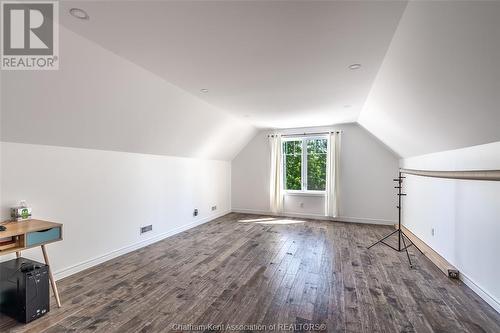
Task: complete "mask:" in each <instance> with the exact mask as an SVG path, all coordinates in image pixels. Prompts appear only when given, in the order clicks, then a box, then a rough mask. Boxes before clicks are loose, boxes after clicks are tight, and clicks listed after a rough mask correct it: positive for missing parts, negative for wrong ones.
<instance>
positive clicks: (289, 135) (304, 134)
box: [267, 131, 344, 138]
mask: <svg viewBox="0 0 500 333" xmlns="http://www.w3.org/2000/svg"><path fill="white" fill-rule="evenodd" d="M343 132H344V131H328V132H316V133H299V134H283V135H282V136H281V137H285V138H286V137H291V136H310V135H324V134H330V133H339V134H340V133H343ZM274 135H275V134H268V135H267V136H268V137H272V136H274Z"/></svg>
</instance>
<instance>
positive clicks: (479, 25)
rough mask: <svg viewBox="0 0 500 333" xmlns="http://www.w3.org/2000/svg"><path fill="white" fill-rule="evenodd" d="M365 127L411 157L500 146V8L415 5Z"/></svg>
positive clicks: (372, 97)
mask: <svg viewBox="0 0 500 333" xmlns="http://www.w3.org/2000/svg"><path fill="white" fill-rule="evenodd" d="M359 123H360V124H361V125H362V126H364V127H365V128H366V129H368V130H369V131H370V132H372V133H373V134H374V135H375V136H377V137H378V138H379V139H381V140H382V141H383V142H384V143H386V144H387V145H388V146H389V147H391V148H392V149H393V150H394V151H396V152H397V153H398V154H400V155H401V156H403V157H408V156H415V155H421V154H426V153H431V152H438V151H444V150H449V149H455V148H461V147H467V146H472V145H478V144H484V143H488V142H494V141H500V2H498V1H490V2H481V1H431V2H427V1H415V2H410V3H409V4H408V6H407V8H406V10H405V12H404V14H403V17H402V18H401V21H400V23H399V26H398V29H397V30H396V33H395V35H394V38H393V40H392V43H391V45H390V47H389V49H388V52H387V54H386V56H385V59H384V61H383V63H382V66H381V68H380V70H379V73H378V75H377V77H376V79H375V81H374V84H373V86H372V89H371V92H370V94H369V96H368V99H367V102H366V104H365V107H364V109H363V111H362V112H361V115H360V118H359ZM499 153H500V152H499Z"/></svg>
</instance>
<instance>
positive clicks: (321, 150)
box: [307, 139, 328, 191]
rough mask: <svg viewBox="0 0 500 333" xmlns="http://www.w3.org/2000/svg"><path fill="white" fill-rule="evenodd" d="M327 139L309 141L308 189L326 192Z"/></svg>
mask: <svg viewBox="0 0 500 333" xmlns="http://www.w3.org/2000/svg"><path fill="white" fill-rule="evenodd" d="M327 149H328V141H327V140H326V139H314V140H307V189H308V190H309V191H324V190H325V189H326V153H327Z"/></svg>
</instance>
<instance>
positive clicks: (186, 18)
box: [1, 1, 500, 160]
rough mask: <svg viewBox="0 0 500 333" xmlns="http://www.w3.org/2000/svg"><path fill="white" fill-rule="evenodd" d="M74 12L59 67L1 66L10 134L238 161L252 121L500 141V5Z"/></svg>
mask: <svg viewBox="0 0 500 333" xmlns="http://www.w3.org/2000/svg"><path fill="white" fill-rule="evenodd" d="M70 7H81V8H84V9H86V10H88V12H89V14H90V20H89V21H81V20H76V19H74V18H72V17H71V16H69V15H68V13H67V11H68V9H69V8H70ZM405 8H406V9H405ZM60 16H61V23H62V25H63V27H61V36H60V48H61V54H60V59H61V64H60V68H61V69H60V70H59V71H54V72H51V71H48V72H44V71H35V72H31V71H27V72H19V71H17V72H2V74H1V76H2V77H1V85H2V87H1V108H2V109H1V138H2V140H4V141H14V142H26V143H38V144H50V145H62V146H73V147H85V148H96V149H109V150H119V151H131V152H141V153H153V154H162V155H175V156H187V157H202V158H214V159H226V160H227V159H231V158H232V157H233V156H235V155H236V154H237V152H238V151H239V150H240V149H241V147H242V146H244V145H245V144H246V142H248V140H249V139H250V138H251V137H252V136H253V135H254V133H255V128H254V127H253V125H256V126H262V127H277V128H283V127H303V126H314V125H329V124H335V123H341V122H348V121H355V120H357V121H358V122H359V123H360V124H361V125H362V126H364V127H365V128H366V129H367V130H369V131H370V132H371V133H373V134H374V135H375V136H377V137H378V138H379V139H380V140H381V141H382V142H384V143H385V144H387V145H388V146H389V147H390V148H391V149H393V150H394V151H395V152H397V153H398V154H399V155H401V156H403V157H407V156H415V155H420V154H425V153H430V152H437V151H443V150H448V149H454V148H460V147H466V146H471V145H476V144H483V143H487V142H493V141H500V108H499V106H500V65H499V64H498V61H499V59H500V19H499V17H500V2H495V1H491V2H481V1H435V2H434V1H433V2H428V1H425V2H424V1H415V2H413V1H412V2H410V3H409V4H408V5H407V4H406V2H404V1H345V2H344V1H335V2H324V1H293V2H285V1H278V2H276V1H234V2H227V1H174V2H172V1H165V2H162V1H152V2H150V1H78V2H73V1H63V2H61V15H60ZM68 29H69V30H68ZM355 62H360V63H362V64H363V67H362V69H361V70H358V71H349V70H347V69H346V68H347V66H348V65H349V64H351V63H355ZM202 88H208V89H209V93H208V94H202V93H200V91H199V90H200V89H202ZM346 105H350V106H351V107H350V108H346V107H344V106H346ZM360 110H362V111H361V114H359V112H360ZM358 115H359V117H358Z"/></svg>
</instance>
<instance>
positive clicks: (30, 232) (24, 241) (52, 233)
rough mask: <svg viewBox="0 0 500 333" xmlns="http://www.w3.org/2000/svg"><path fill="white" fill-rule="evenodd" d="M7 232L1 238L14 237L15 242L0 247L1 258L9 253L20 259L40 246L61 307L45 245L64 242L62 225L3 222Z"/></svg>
mask: <svg viewBox="0 0 500 333" xmlns="http://www.w3.org/2000/svg"><path fill="white" fill-rule="evenodd" d="M1 225H3V226H5V227H6V228H7V230H5V231H0V238H6V237H12V238H13V239H14V242H13V243H11V244H6V245H0V256H1V255H4V254H8V253H13V252H15V253H16V256H17V257H18V258H19V257H20V256H21V251H23V250H27V249H30V248H34V247H37V246H40V247H41V248H42V253H43V258H44V260H45V263H46V264H47V265H48V266H49V278H50V284H51V286H52V291H53V292H54V296H55V298H56V302H57V306H58V307H61V300H60V298H59V292H58V291H57V286H56V281H55V280H54V276H53V275H52V269H51V268H50V264H49V256H48V255H47V249H46V248H45V245H47V244H49V243H53V242H57V241H60V240H62V224H60V223H54V222H47V221H41V220H26V221H19V222H15V221H9V222H3V223H1Z"/></svg>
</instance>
